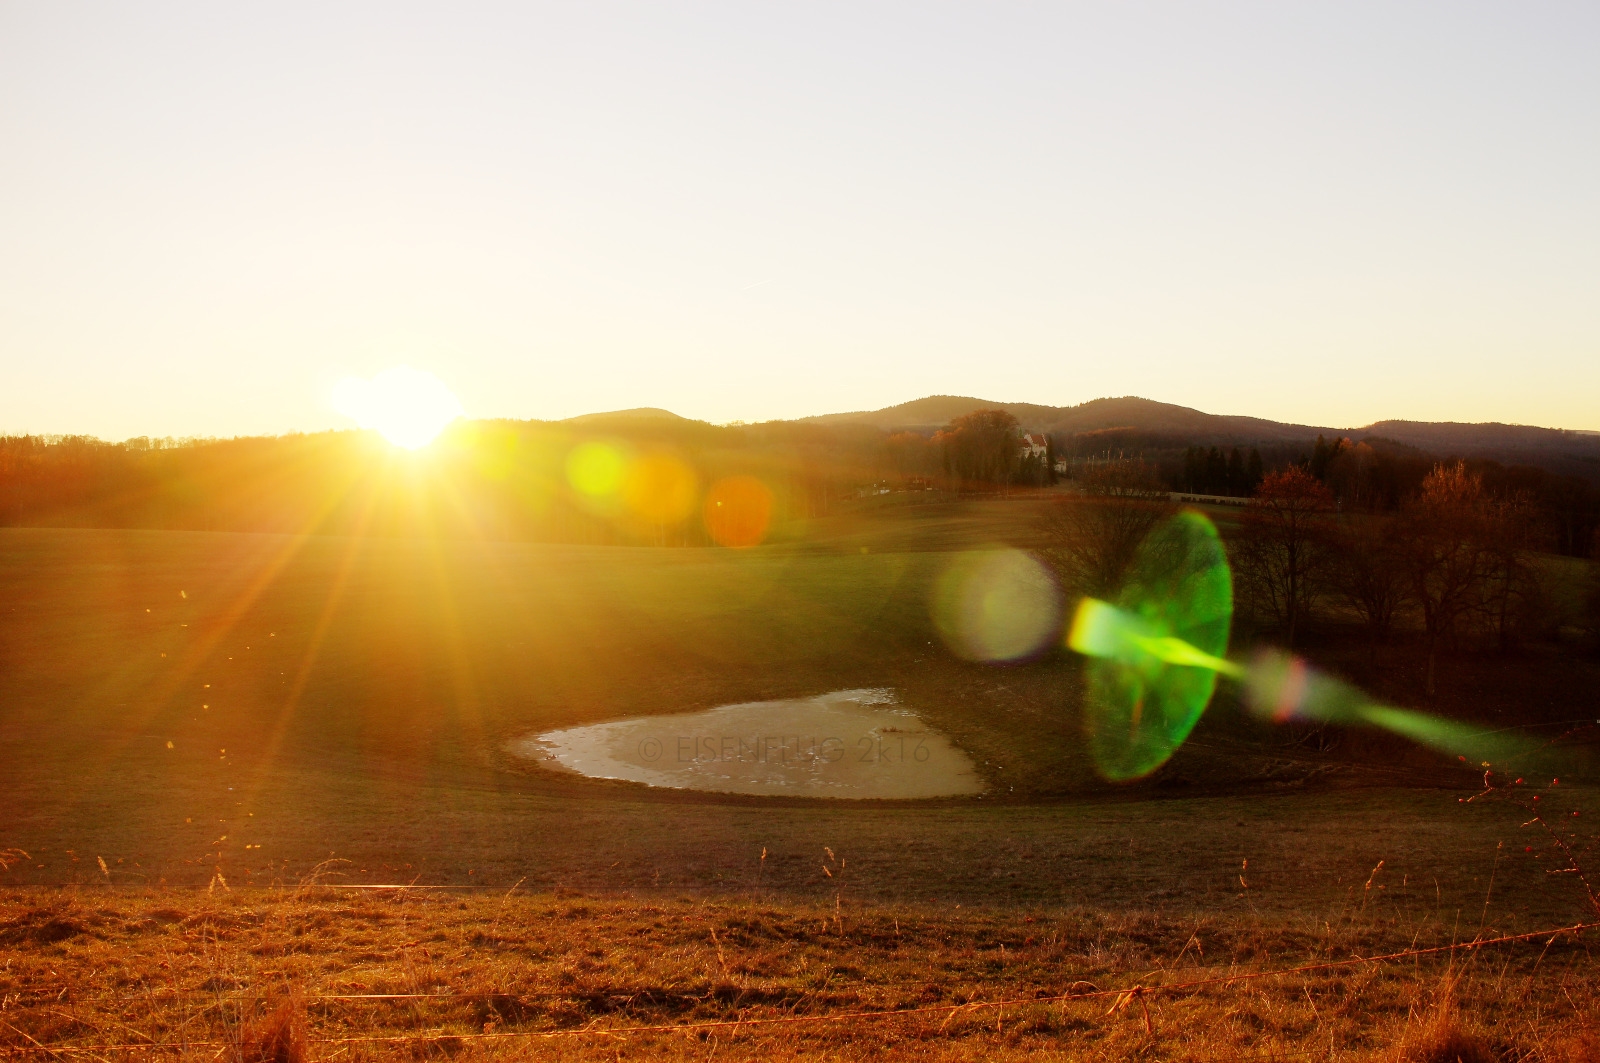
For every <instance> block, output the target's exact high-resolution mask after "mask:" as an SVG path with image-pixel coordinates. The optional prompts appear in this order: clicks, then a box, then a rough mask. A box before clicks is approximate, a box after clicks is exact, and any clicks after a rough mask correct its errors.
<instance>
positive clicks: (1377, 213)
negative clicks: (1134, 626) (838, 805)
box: [0, 0, 1600, 439]
mask: <svg viewBox="0 0 1600 1063" xmlns="http://www.w3.org/2000/svg"><path fill="white" fill-rule="evenodd" d="M1597 56H1600V5H1596V4H1594V3H1592V2H1585V3H1542V2H1540V3H1522V4H1513V3H1504V4H1498V5H1490V4H1480V3H1464V2H1451V3H1439V4H1420V3H1418V4H1395V3H1392V2H1386V3H1360V2H1348V0H1341V2H1338V3H1323V4H1311V3H1257V4H1240V3H1205V4H1195V3H1138V2H1131V3H1109V2H1107V3H1090V4H988V3H967V4H942V3H903V4H873V3H862V2H853V3H848V4H836V5H830V4H823V3H813V2H807V3H792V4H787V5H777V4H760V3H744V4H732V3H729V4H721V5H712V4H691V3H674V4H645V3H638V4H602V3H584V4H565V5H536V4H513V3H505V4H460V3H458V4H448V5H446V4H434V5H425V4H392V3H383V4H379V3H372V4H353V3H340V4H333V3H316V4H295V3H288V2H276V3H271V4H267V3H258V4H222V5H219V4H213V3H192V4H171V3H153V2H152V3H141V4H75V3H65V2H37V3H17V2H11V0H0V367H3V375H0V433H15V432H87V433H91V434H96V435H100V436H102V437H105V438H111V439H121V438H125V437H128V436H132V435H138V434H154V435H168V434H170V435H191V434H201V435H235V434H248V433H262V432H283V431H289V430H302V429H318V428H328V427H341V426H345V425H348V424H350V423H351V421H350V420H349V419H348V418H347V417H345V416H343V415H341V414H340V413H338V412H336V410H335V409H334V405H333V400H332V398H331V396H332V395H333V393H334V391H335V389H336V386H337V385H338V383H339V381H340V380H341V379H344V378H346V377H349V376H350V375H352V374H355V375H361V376H370V375H372V374H373V373H376V372H377V371H379V370H383V369H386V368H389V367H393V366H398V365H405V366H410V367H413V368H415V369H419V370H423V371H426V372H431V373H433V374H435V375H437V376H438V377H439V378H440V379H442V380H443V381H444V382H445V383H446V384H448V385H449V387H450V388H451V389H452V390H453V391H454V393H455V395H456V396H457V397H458V398H459V400H460V404H461V407H462V408H463V409H464V410H465V411H466V413H467V414H468V415H470V416H508V417H519V418H520V417H536V418H557V417H566V416H570V415H574V414H579V413H585V412H591V411H598V410H609V409H620V408H627V407H633V406H660V407H665V408H667V409H671V410H673V411H675V412H677V413H680V414H683V415H685V416H690V417H697V418H704V419H707V420H712V421H727V420H733V419H742V420H764V419H769V418H778V417H796V416H804V415H807V414H813V413H826V412H833V411H839V410H850V409H869V408H875V407H879V406H885V405H889V404H891V403H895V402H901V401H904V400H907V399H911V398H916V397H919V396H922V395H928V394H933V393H946V394H968V395H979V396H983V397H987V398H994V399H999V400H1006V401H1026V402H1037V403H1044V404H1050V405H1069V404H1073V403H1078V402H1083V401H1085V400H1088V399H1093V398H1097V397H1100V396H1105V395H1128V394H1136V395H1143V396H1146V397H1149V398H1154V399H1160V400H1163V401H1167V402H1176V403H1180V404H1183V405H1186V406H1194V407H1198V408H1200V409H1204V410H1208V411H1211V412H1217V413H1247V414H1254V415H1258V416H1264V417H1271V418H1275V419H1279V420H1290V421H1299V422H1304V423H1311V424H1319V425H1322V424H1326V425H1334V426H1341V427H1342V426H1356V425H1361V424H1365V423H1368V422H1371V421H1374V420H1378V419H1383V418H1390V417H1404V418H1412V419H1425V420H1461V421H1483V420H1500V421H1512V422H1522V423H1533V424H1544V425H1553V426H1559V427H1568V428H1582V429H1596V430H1600V61H1597Z"/></svg>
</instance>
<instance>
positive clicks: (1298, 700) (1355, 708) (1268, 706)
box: [1244, 651, 1534, 764]
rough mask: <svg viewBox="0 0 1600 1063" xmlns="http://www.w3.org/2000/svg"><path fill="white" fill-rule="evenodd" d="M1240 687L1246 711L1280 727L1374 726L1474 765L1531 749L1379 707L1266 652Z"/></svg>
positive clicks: (1505, 737)
mask: <svg viewBox="0 0 1600 1063" xmlns="http://www.w3.org/2000/svg"><path fill="white" fill-rule="evenodd" d="M1244 685H1245V697H1246V701H1247V702H1248V703H1249V705H1250V708H1251V711H1253V712H1255V713H1256V714H1257V715H1258V716H1266V717H1270V718H1271V719H1273V720H1275V721H1277V722H1279V723H1284V722H1287V721H1289V720H1312V721H1315V722H1317V723H1333V724H1345V725H1354V724H1361V725H1365V726H1368V727H1378V728H1382V729H1383V730H1385V731H1388V732H1390V733H1392V734H1397V735H1400V736H1401V737H1403V738H1409V739H1410V740H1411V741H1413V742H1415V743H1417V744H1418V745H1422V746H1427V747H1428V748H1429V749H1434V750H1437V751H1439V752H1441V753H1449V754H1451V755H1452V756H1459V757H1464V758H1466V759H1468V760H1470V761H1472V762H1473V763H1490V764H1504V763H1506V762H1507V761H1519V760H1523V759H1525V758H1526V757H1527V756H1528V755H1530V754H1531V753H1532V752H1533V751H1534V746H1533V744H1532V743H1531V742H1530V741H1529V740H1528V739H1526V738H1523V737H1521V736H1517V735H1511V734H1506V733H1503V732H1502V733H1494V734H1489V733H1485V732H1484V731H1483V729H1482V728H1480V727H1476V726H1473V725H1471V724H1464V723H1458V722H1456V721H1455V720H1445V719H1441V718H1439V717H1437V716H1429V715H1428V714H1427V713H1423V712H1413V711H1412V710H1410V709H1399V708H1395V707H1394V706H1392V705H1382V704H1379V703H1377V702H1375V701H1373V700H1372V699H1371V698H1369V697H1368V696H1367V695H1366V694H1365V693H1364V692H1362V691H1361V690H1360V689H1358V688H1356V687H1353V686H1351V685H1350V684H1349V683H1344V682H1341V681H1340V680H1338V679H1335V678H1333V677H1332V676H1330V675H1327V674H1325V673H1323V672H1319V671H1317V670H1316V669H1314V668H1312V667H1310V666H1309V665H1307V664H1306V662H1305V661H1304V660H1302V659H1300V658H1299V657H1294V656H1291V655H1290V654H1287V653H1279V652H1276V651H1267V652H1264V653H1262V654H1260V655H1259V656H1257V657H1256V659H1255V660H1254V661H1252V662H1251V664H1250V667H1249V668H1248V669H1247V670H1246V674H1245V679H1244Z"/></svg>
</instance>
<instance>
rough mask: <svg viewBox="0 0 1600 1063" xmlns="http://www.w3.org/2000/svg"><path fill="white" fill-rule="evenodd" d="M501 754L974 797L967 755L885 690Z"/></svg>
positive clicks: (778, 790)
mask: <svg viewBox="0 0 1600 1063" xmlns="http://www.w3.org/2000/svg"><path fill="white" fill-rule="evenodd" d="M508 749H509V750H510V751H511V752H512V753H514V754H517V755H518V756H523V757H528V758H530V759H532V760H535V761H537V762H538V763H540V764H543V765H544V766H546V767H550V768H555V769H557V770H565V771H573V772H577V773H578V774H580V775H587V776H590V777H591V778H596V779H626V780H628V781H630V782H639V783H645V784H647V785H649V786H667V787H673V788H676V789H682V790H712V791H716V792H718V793H729V794H766V795H781V796H786V797H843V798H857V799H859V798H914V797H947V796H951V795H956V794H975V793H980V792H982V790H983V781H982V780H981V779H980V778H979V776H978V771H977V768H976V767H975V766H974V765H973V763H972V760H971V758H969V757H968V756H967V755H966V753H964V752H962V751H961V750H960V749H958V748H956V746H955V745H953V744H952V743H951V742H950V740H949V739H947V738H945V737H944V736H943V735H941V734H938V733H936V732H934V731H930V730H928V729H927V728H926V727H924V726H923V724H922V721H921V720H920V719H918V718H917V714H916V713H914V712H912V711H910V710H909V709H906V708H903V707H901V706H899V705H897V704H895V698H894V692H893V691H892V690H836V691H833V692H832V693H830V694H820V695H818V696H816V697H812V698H797V699H793V700H788V701H750V702H744V703H742V704H738V705H721V706H718V707H717V708H714V709H707V710H706V711H704V712H695V713H686V714H683V715H677V716H641V717H637V718H635V719H628V720H616V721H614V722H611V723H597V724H591V725H589V726H586V727H569V728H566V729H564V730H560V731H547V732H545V733H544V734H537V735H530V736H528V737H525V738H519V739H515V740H513V741H512V742H511V743H510V744H509V745H508Z"/></svg>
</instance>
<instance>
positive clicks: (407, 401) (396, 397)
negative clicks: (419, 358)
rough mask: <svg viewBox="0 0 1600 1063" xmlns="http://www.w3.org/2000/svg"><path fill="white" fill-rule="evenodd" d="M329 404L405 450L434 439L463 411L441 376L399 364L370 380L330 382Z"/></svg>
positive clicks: (347, 378)
mask: <svg viewBox="0 0 1600 1063" xmlns="http://www.w3.org/2000/svg"><path fill="white" fill-rule="evenodd" d="M333 408H334V409H335V410H338V411H339V412H340V413H342V414H344V415H345V416H346V417H348V418H350V419H351V420H353V421H355V422H356V423H357V424H359V425H360V426H361V427H362V428H371V429H374V430H375V431H377V432H378V434H379V435H381V436H383V438H385V439H387V440H388V441H389V442H391V443H393V444H394V445H395V446H397V447H405V448H406V449H407V450H416V449H417V448H418V447H425V446H427V445H428V444H429V443H431V442H433V440H434V437H435V436H437V435H438V434H439V433H440V432H442V431H444V429H445V426H446V425H448V424H449V423H450V422H451V421H454V420H455V419H456V418H457V417H460V416H461V415H462V412H463V411H462V409H461V402H460V400H459V399H457V398H456V397H455V394H454V393H453V392H452V391H451V390H450V389H449V388H448V387H446V386H445V384H444V381H442V380H440V379H439V378H438V377H436V376H434V375H433V374H432V373H428V372H424V371H423V370H420V369H412V368H411V367H409V366H404V365H402V366H396V367H395V368H393V369H385V370H384V371H383V372H381V373H379V374H378V375H377V376H374V377H373V378H372V379H371V380H364V379H362V378H360V377H345V378H344V379H343V380H341V381H339V382H338V383H337V384H335V385H334V387H333Z"/></svg>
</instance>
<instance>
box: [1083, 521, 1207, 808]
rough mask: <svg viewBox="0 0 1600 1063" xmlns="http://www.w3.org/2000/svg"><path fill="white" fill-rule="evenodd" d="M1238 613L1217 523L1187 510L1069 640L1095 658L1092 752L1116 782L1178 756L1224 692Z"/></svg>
mask: <svg viewBox="0 0 1600 1063" xmlns="http://www.w3.org/2000/svg"><path fill="white" fill-rule="evenodd" d="M1232 619H1233V579H1232V576H1231V574H1230V573H1229V571H1228V561H1227V555H1226V553H1225V552H1224V550H1223V548H1222V540H1221V538H1220V537H1219V536H1218V535H1217V529H1216V527H1215V526H1214V525H1212V523H1211V521H1210V520H1208V519H1206V517H1205V516H1204V515H1203V514H1200V513H1196V512H1192V511H1191V512H1184V513H1180V514H1178V515H1177V516H1176V517H1173V518H1172V519H1171V520H1169V521H1167V522H1166V523H1164V524H1162V525H1160V526H1159V527H1157V528H1156V529H1155V531H1153V532H1151V533H1150V535H1149V536H1148V537H1147V538H1146V539H1145V541H1144V543H1143V544H1141V545H1140V547H1139V552H1138V553H1137V554H1136V555H1135V557H1134V560H1133V564H1132V565H1131V566H1130V568H1129V576H1128V579H1127V581H1126V582H1125V583H1124V585H1123V588H1122V592H1121V593H1120V594H1119V595H1118V596H1117V601H1116V603H1115V604H1114V605H1112V604H1107V603H1105V602H1095V601H1093V600H1088V601H1086V602H1085V604H1084V605H1083V606H1080V607H1079V609H1078V615H1077V618H1076V619H1075V620H1074V622H1073V625H1072V630H1071V632H1070V633H1069V635H1068V644H1069V645H1070V646H1072V648H1073V649H1075V650H1078V651H1079V652H1080V653H1084V654H1087V655H1089V656H1090V657H1091V658H1092V659H1091V661H1090V662H1089V668H1088V701H1087V708H1088V711H1087V713H1086V717H1085V719H1086V723H1087V726H1088V732H1089V749H1090V752H1091V753H1092V754H1093V756H1094V759H1095V764H1096V765H1097V766H1098V767H1099V769H1100V771H1101V773H1102V774H1104V775H1105V776H1106V778H1108V779H1112V780H1115V781H1125V780H1130V779H1138V778H1142V777H1144V776H1146V775H1149V774H1150V773H1151V772H1153V771H1155V770H1156V769H1157V768H1159V767H1160V766H1161V765H1162V764H1165V763H1166V762H1167V759H1168V758H1170V757H1171V756H1172V754H1173V753H1175V752H1176V751H1177V749H1178V747H1179V746H1181V745H1182V744H1183V742H1184V740H1185V739H1186V738H1188V737H1189V732H1190V731H1192V730H1194V725H1195V724H1196V723H1198V722H1199V720H1200V715H1201V713H1203V712H1205V710H1206V705H1207V704H1209V703H1210V701H1211V695H1212V693H1213V692H1214V691H1215V690H1216V686H1217V674H1218V673H1219V672H1222V673H1224V674H1228V675H1235V674H1237V672H1236V669H1237V667H1238V666H1236V665H1234V664H1232V662H1230V661H1228V660H1226V659H1225V657H1224V655H1225V654H1226V653H1227V652H1228V629H1229V625H1230V624H1231V622H1232Z"/></svg>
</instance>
